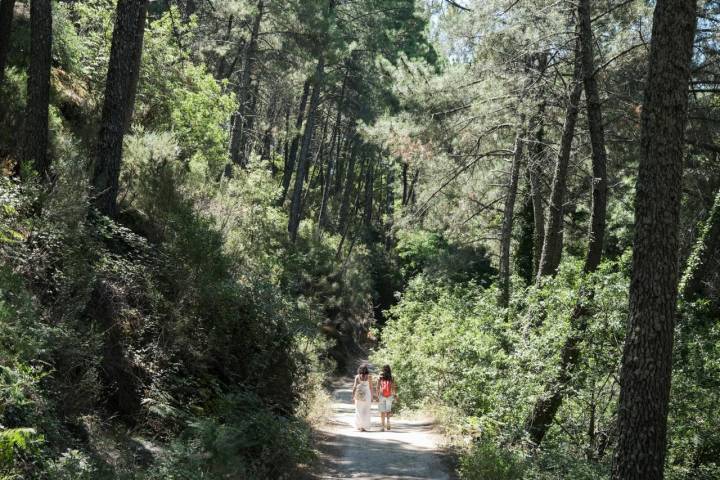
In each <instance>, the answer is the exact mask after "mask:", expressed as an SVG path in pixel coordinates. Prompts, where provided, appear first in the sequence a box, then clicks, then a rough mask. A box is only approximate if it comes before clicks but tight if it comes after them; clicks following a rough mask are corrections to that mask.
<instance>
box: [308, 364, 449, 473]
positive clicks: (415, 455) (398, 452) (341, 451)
mask: <svg viewBox="0 0 720 480" xmlns="http://www.w3.org/2000/svg"><path fill="white" fill-rule="evenodd" d="M352 383H353V376H352V375H348V376H346V377H344V378H341V379H339V380H338V381H336V382H335V383H334V384H333V386H332V389H333V391H332V412H331V415H330V418H329V421H328V422H327V423H326V424H325V425H324V426H323V427H322V428H321V429H320V433H321V436H322V438H321V440H320V445H319V447H320V450H321V452H322V455H321V459H322V462H321V464H322V465H321V473H320V474H318V478H320V479H327V480H329V479H337V478H355V479H363V480H375V479H433V480H450V479H451V478H454V477H453V476H452V475H451V474H450V471H451V468H450V467H449V465H448V464H449V462H448V461H447V460H448V458H447V457H446V456H445V454H444V452H443V451H442V450H441V449H440V447H439V445H440V442H441V440H442V435H440V434H438V433H437V432H436V431H435V430H434V424H433V420H432V419H431V418H416V419H408V418H402V417H399V416H398V415H397V414H396V415H395V416H394V417H393V418H392V430H391V431H382V427H381V426H380V415H379V413H378V411H377V404H375V403H373V407H372V420H373V423H372V426H371V428H370V430H369V431H367V432H359V431H357V430H356V429H355V427H354V423H353V420H354V417H355V406H354V404H353V402H352Z"/></svg>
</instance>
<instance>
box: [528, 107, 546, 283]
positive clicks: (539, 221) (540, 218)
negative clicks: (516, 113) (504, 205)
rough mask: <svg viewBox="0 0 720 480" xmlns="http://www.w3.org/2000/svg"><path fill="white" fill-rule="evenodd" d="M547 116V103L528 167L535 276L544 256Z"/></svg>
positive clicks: (541, 111)
mask: <svg viewBox="0 0 720 480" xmlns="http://www.w3.org/2000/svg"><path fill="white" fill-rule="evenodd" d="M544 115H545V103H544V102H543V103H541V104H540V108H539V111H538V115H537V122H538V123H537V126H536V134H535V142H536V143H535V148H534V149H533V150H534V152H533V155H532V156H531V158H530V162H529V165H528V174H529V177H530V196H531V198H532V206H533V222H534V228H533V275H537V271H538V267H539V265H540V255H541V254H542V247H543V241H544V238H545V208H544V206H543V201H542V180H541V176H542V158H543V156H544V153H545V149H544V145H543V142H544V141H545V128H544V125H543V116H544Z"/></svg>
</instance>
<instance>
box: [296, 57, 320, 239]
mask: <svg viewBox="0 0 720 480" xmlns="http://www.w3.org/2000/svg"><path fill="white" fill-rule="evenodd" d="M324 77H325V57H324V55H323V54H320V58H319V59H318V63H317V67H316V68H315V78H314V79H313V92H312V96H311V97H310V107H309V108H310V110H309V111H308V119H307V122H305V133H304V134H303V139H302V146H301V148H300V158H299V161H298V162H297V164H298V165H297V171H296V172H295V188H294V190H293V195H292V202H291V204H290V219H289V221H288V233H289V234H290V240H291V241H292V242H295V240H296V239H297V233H298V228H299V227H300V220H301V219H302V193H303V183H304V182H305V175H306V173H307V169H308V166H309V163H310V158H311V152H310V150H311V147H312V139H313V134H314V133H315V121H316V118H317V113H318V105H319V104H320V90H321V89H322V86H323V81H324Z"/></svg>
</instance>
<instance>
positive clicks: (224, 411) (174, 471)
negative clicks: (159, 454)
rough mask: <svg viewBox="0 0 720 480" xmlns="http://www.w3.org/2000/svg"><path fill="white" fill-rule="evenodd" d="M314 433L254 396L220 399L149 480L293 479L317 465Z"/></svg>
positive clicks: (191, 426) (190, 425)
mask: <svg viewBox="0 0 720 480" xmlns="http://www.w3.org/2000/svg"><path fill="white" fill-rule="evenodd" d="M309 442H310V435H309V430H308V428H307V427H306V426H305V425H303V424H302V422H300V421H298V420H295V419H292V418H287V417H283V416H280V415H277V414H275V413H273V412H271V411H269V410H268V409H267V407H266V406H265V405H264V402H263V401H262V400H261V399H260V398H258V397H257V396H255V395H254V394H252V393H251V392H243V391H238V392H231V393H228V394H227V395H224V396H222V397H221V398H219V399H218V400H217V401H216V402H215V404H214V406H213V408H212V412H211V413H210V414H209V415H207V416H204V417H202V418H193V419H191V420H189V422H188V428H187V430H186V431H185V432H184V433H183V434H182V435H181V436H180V437H179V439H178V440H176V441H175V442H174V443H173V445H172V446H171V450H170V452H169V453H168V455H167V456H166V458H165V459H164V460H163V461H162V462H161V463H160V465H158V466H157V467H155V468H153V469H152V470H151V471H150V472H149V473H148V474H147V476H145V477H144V478H146V479H148V480H152V479H158V480H160V479H163V480H165V479H168V480H180V479H187V480H190V479H196V478H208V479H221V478H228V477H237V478H247V479H248V480H252V479H258V480H261V479H266V478H289V477H287V476H286V472H288V471H292V470H293V469H294V468H295V466H296V465H297V464H299V463H306V462H308V461H309V460H311V459H312V456H313V451H312V449H311V448H310V443H309Z"/></svg>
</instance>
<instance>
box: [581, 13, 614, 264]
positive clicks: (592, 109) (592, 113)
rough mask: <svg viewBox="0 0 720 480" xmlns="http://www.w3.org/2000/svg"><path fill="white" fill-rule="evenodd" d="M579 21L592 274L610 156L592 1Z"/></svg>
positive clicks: (602, 222) (602, 233) (602, 224)
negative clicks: (597, 74)
mask: <svg viewBox="0 0 720 480" xmlns="http://www.w3.org/2000/svg"><path fill="white" fill-rule="evenodd" d="M578 17H579V21H580V53H581V55H582V72H583V85H584V87H585V102H586V104H587V118H588V129H589V130H590V145H591V146H592V171H593V182H592V210H591V212H592V213H591V215H590V235H589V240H590V244H589V246H588V251H587V256H586V257H585V265H584V267H583V270H584V271H585V272H586V273H587V272H593V271H595V269H596V268H597V267H598V266H599V265H600V260H601V259H602V252H603V241H604V239H605V221H606V219H605V216H606V212H607V154H606V152H605V128H604V126H603V118H602V106H601V104H600V94H599V93H598V87H597V79H596V78H595V66H594V59H593V38H592V24H591V19H590V0H580V3H579V4H578Z"/></svg>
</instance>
